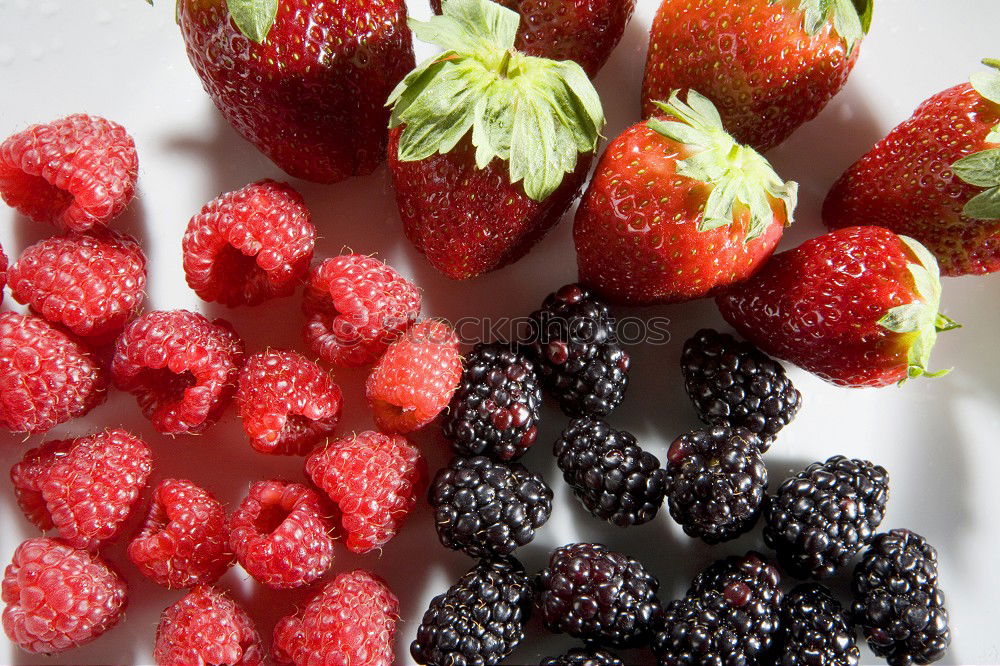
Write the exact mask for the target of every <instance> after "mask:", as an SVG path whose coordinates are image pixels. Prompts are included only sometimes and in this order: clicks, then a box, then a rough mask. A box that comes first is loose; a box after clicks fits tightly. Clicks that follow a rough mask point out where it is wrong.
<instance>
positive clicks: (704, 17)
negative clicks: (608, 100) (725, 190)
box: [642, 0, 874, 152]
mask: <svg viewBox="0 0 1000 666" xmlns="http://www.w3.org/2000/svg"><path fill="white" fill-rule="evenodd" d="M873 3H874V0H663V2H662V3H661V4H660V8H659V10H658V11H657V13H656V17H655V18H654V19H653V26H652V28H651V30H650V34H649V52H648V55H647V57H646V73H645V76H644V79H643V85H642V107H643V113H644V115H646V116H649V115H652V114H654V113H656V110H657V108H656V104H655V102H656V100H660V99H664V98H665V97H666V96H667V95H668V94H669V93H670V91H671V90H674V89H677V88H680V89H685V88H687V89H692V90H697V91H699V92H700V93H702V94H703V95H705V96H706V97H708V98H709V99H711V100H712V101H713V102H714V103H715V104H716V106H717V107H718V108H719V113H721V114H722V118H723V121H724V122H725V126H726V129H728V130H729V131H730V132H731V133H732V134H733V136H735V137H736V139H737V140H738V141H739V142H740V143H746V144H749V145H751V146H753V147H754V148H756V149H757V150H759V151H761V152H763V151H765V150H768V149H770V148H773V147H774V146H776V145H778V144H779V143H781V142H782V141H784V140H785V139H787V138H788V136H789V135H790V134H791V133H792V132H794V131H795V129H796V128H797V127H798V126H799V125H801V124H802V123H804V122H807V121H809V120H812V119H813V118H815V117H816V115H817V114H818V113H819V112H820V111H822V110H823V107H824V106H826V104H827V102H829V101H830V100H831V99H832V98H833V96H834V95H836V94H837V93H838V92H839V91H840V89H841V88H842V87H843V86H844V83H845V82H846V81H847V76H848V75H849V74H850V73H851V69H852V68H853V67H854V63H855V61H857V58H858V44H859V43H860V42H861V40H862V39H863V38H864V36H865V34H867V32H868V27H869V25H870V24H871V14H872V5H873Z"/></svg>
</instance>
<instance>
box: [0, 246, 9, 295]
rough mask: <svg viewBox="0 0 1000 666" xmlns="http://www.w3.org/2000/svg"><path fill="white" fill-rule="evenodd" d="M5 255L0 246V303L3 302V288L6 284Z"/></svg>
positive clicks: (6, 264)
mask: <svg viewBox="0 0 1000 666" xmlns="http://www.w3.org/2000/svg"><path fill="white" fill-rule="evenodd" d="M7 266H8V263H7V255H6V254H4V251H3V248H2V247H0V303H3V288H4V287H5V286H7Z"/></svg>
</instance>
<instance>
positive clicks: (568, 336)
mask: <svg viewBox="0 0 1000 666" xmlns="http://www.w3.org/2000/svg"><path fill="white" fill-rule="evenodd" d="M526 349H527V351H528V353H530V354H531V355H532V357H533V358H534V359H535V360H536V362H537V363H538V372H539V375H540V376H541V378H542V384H543V386H544V387H545V388H546V390H548V391H549V393H551V394H552V396H553V397H554V398H556V400H558V401H559V407H560V408H561V409H562V410H563V412H565V413H566V415H568V416H571V417H573V418H577V417H581V416H607V415H608V414H610V413H611V412H612V411H614V409H615V408H616V407H618V405H619V404H620V403H621V401H622V398H623V397H624V395H625V389H626V388H627V386H628V369H629V356H628V354H627V353H626V352H625V351H624V350H622V348H621V346H620V345H619V344H618V336H617V333H616V332H615V320H614V318H613V317H612V316H611V313H610V311H609V310H608V307H607V305H605V304H604V303H602V302H601V301H599V300H598V299H597V298H596V297H595V296H594V295H593V294H592V293H591V292H590V291H588V290H587V289H585V288H584V287H582V286H580V285H577V284H569V285H566V286H565V287H562V288H561V289H560V290H559V291H557V292H555V293H552V294H549V295H548V297H546V299H545V301H544V302H543V303H542V307H541V309H540V310H537V311H535V312H534V313H533V314H532V315H531V330H530V337H529V340H528V343H527V345H526Z"/></svg>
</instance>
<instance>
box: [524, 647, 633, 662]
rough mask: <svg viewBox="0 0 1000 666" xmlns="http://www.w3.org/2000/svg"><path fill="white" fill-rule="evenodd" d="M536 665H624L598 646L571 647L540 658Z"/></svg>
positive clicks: (615, 656)
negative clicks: (556, 655) (556, 653)
mask: <svg viewBox="0 0 1000 666" xmlns="http://www.w3.org/2000/svg"><path fill="white" fill-rule="evenodd" d="M538 666H624V663H623V662H622V660H621V659H619V658H618V655H616V654H614V653H613V652H608V651H607V650H602V649H600V648H573V649H572V650H570V651H569V652H567V653H566V654H564V655H560V656H558V657H548V658H547V659H542V661H541V663H540V664H539V665H538Z"/></svg>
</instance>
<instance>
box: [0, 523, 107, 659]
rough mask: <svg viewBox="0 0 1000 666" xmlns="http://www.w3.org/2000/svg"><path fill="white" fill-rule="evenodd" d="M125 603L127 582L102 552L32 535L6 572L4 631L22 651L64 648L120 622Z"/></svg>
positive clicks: (70, 646) (83, 640)
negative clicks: (103, 558) (32, 537)
mask: <svg viewBox="0 0 1000 666" xmlns="http://www.w3.org/2000/svg"><path fill="white" fill-rule="evenodd" d="M125 601H126V588H125V582H124V581H122V579H121V578H119V577H118V574H116V573H115V572H114V571H112V570H111V568H109V567H108V565H107V564H105V563H104V561H103V560H101V558H99V557H98V556H96V555H92V554H90V553H88V552H87V551H85V550H78V549H76V548H72V547H70V546H68V545H66V544H65V543H63V542H61V541H58V540H56V539H48V538H45V537H37V538H34V539H28V540H27V541H25V542H24V543H22V544H21V545H20V546H18V547H17V550H15V551H14V558H13V560H12V561H11V563H10V564H9V565H8V566H7V569H6V571H4V577H3V602H4V603H5V604H7V607H6V608H4V610H3V629H4V631H5V632H6V633H7V637H8V638H10V640H11V641H12V642H14V643H15V644H16V645H18V646H19V647H20V648H21V649H22V650H26V651H28V652H35V653H44V654H51V653H53V652H62V651H63V650H68V649H70V648H74V647H78V646H80V645H83V644H84V643H88V642H90V641H92V640H94V639H95V638H97V637H98V636H100V635H101V634H103V633H104V632H105V631H107V630H108V629H110V628H111V627H113V626H114V625H115V624H117V622H118V621H119V620H120V619H121V617H122V612H123V611H124V608H125Z"/></svg>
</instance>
